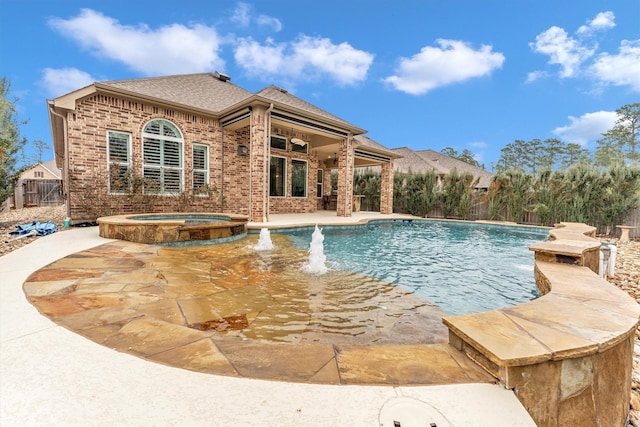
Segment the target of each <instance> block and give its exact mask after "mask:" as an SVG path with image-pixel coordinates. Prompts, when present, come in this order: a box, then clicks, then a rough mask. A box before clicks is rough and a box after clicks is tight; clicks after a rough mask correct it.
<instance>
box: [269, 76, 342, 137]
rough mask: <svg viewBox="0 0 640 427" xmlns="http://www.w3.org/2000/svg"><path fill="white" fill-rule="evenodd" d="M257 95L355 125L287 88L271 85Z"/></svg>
mask: <svg viewBox="0 0 640 427" xmlns="http://www.w3.org/2000/svg"><path fill="white" fill-rule="evenodd" d="M256 95H257V96H259V97H262V98H265V99H268V100H271V101H273V102H276V103H278V104H280V105H287V106H289V107H293V108H294V109H296V110H300V111H304V112H306V113H311V114H313V115H315V116H318V117H322V118H325V119H328V120H331V121H334V122H337V123H342V124H344V125H347V126H349V127H353V125H352V124H351V123H349V122H347V121H346V120H344V119H341V118H340V117H337V116H334V115H333V114H331V113H328V112H327V111H325V110H323V109H322V108H318V107H316V106H315V105H313V104H311V103H309V102H307V101H305V100H303V99H300V98H298V97H297V96H295V95H292V94H290V93H289V92H288V91H287V90H285V89H282V88H279V87H277V86H274V85H271V86H269V87H266V88H264V89H262V90H261V91H259V92H258V93H256Z"/></svg>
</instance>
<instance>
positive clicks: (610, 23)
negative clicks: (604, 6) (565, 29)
mask: <svg viewBox="0 0 640 427" xmlns="http://www.w3.org/2000/svg"><path fill="white" fill-rule="evenodd" d="M615 20H616V17H615V15H614V14H613V12H609V11H607V12H600V13H598V14H597V15H596V17H595V18H593V19H592V20H591V21H587V24H586V25H583V26H581V27H580V28H578V31H576V34H578V35H585V36H588V35H591V34H592V33H593V32H595V31H600V30H608V29H611V28H613V27H615V26H616V22H615Z"/></svg>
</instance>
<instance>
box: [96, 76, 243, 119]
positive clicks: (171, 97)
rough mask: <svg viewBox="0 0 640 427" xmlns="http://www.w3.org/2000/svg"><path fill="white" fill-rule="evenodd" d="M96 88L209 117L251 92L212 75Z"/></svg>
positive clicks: (151, 79)
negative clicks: (177, 105)
mask: <svg viewBox="0 0 640 427" xmlns="http://www.w3.org/2000/svg"><path fill="white" fill-rule="evenodd" d="M96 85H97V86H101V87H107V88H113V89H116V90H120V91H122V90H124V91H127V92H131V93H132V94H136V95H143V96H147V97H151V98H155V99H158V100H162V101H166V102H170V103H172V104H179V105H184V106H185V107H195V108H197V109H200V110H205V111H209V112H211V113H213V114H216V113H219V112H221V111H223V110H224V109H226V108H229V107H231V106H232V105H235V104H237V103H239V102H242V101H244V100H246V99H248V98H250V97H251V96H253V94H252V93H251V92H249V91H247V90H245V89H242V88H241V87H240V86H237V85H235V84H233V83H231V81H229V80H226V81H225V80H224V79H220V78H219V77H218V75H216V74H212V73H200V74H182V75H176V76H164V77H149V78H140V79H130V80H112V81H106V82H100V83H96Z"/></svg>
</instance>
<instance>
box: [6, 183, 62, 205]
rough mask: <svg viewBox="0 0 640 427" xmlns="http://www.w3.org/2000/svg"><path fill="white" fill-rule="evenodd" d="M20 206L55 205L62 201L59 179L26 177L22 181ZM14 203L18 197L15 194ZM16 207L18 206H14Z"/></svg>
mask: <svg viewBox="0 0 640 427" xmlns="http://www.w3.org/2000/svg"><path fill="white" fill-rule="evenodd" d="M17 190H18V191H20V190H21V191H22V194H21V196H22V207H25V208H30V207H36V206H56V205H61V204H62V203H64V201H63V198H62V181H61V180H59V179H26V180H24V181H22V186H21V188H20V187H19V188H18V189H17ZM16 193H17V192H16ZM16 196H17V197H16V203H17V202H18V200H19V199H20V197H18V194H16ZM16 207H18V206H16Z"/></svg>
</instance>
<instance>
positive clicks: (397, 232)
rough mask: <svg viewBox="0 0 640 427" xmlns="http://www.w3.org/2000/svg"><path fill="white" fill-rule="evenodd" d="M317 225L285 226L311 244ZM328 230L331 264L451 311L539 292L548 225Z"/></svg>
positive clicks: (383, 225)
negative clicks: (534, 248) (539, 246)
mask: <svg viewBox="0 0 640 427" xmlns="http://www.w3.org/2000/svg"><path fill="white" fill-rule="evenodd" d="M312 231H313V230H312V229H306V230H305V229H297V230H293V231H286V232H285V234H286V235H287V236H289V237H290V238H291V240H292V243H293V244H294V245H295V246H297V247H299V248H309V244H310V239H311V232H312ZM322 232H323V235H324V253H325V255H326V257H327V262H328V265H329V267H330V268H332V269H337V270H346V271H353V272H357V273H361V274H364V275H367V276H371V277H374V278H377V279H379V280H382V281H385V282H388V283H391V284H394V285H398V286H401V287H403V288H405V289H407V290H409V291H411V292H413V293H415V294H416V295H417V296H419V297H420V298H422V299H424V300H426V301H428V302H430V303H433V304H436V305H438V306H439V307H440V308H441V309H442V310H443V311H444V312H445V313H447V314H452V315H457V314H466V313H475V312H480V311H487V310H495V309H500V308H504V307H508V306H513V305H516V304H521V303H524V302H527V301H530V300H532V299H534V298H536V297H538V296H539V294H538V291H537V288H536V284H535V280H534V276H533V264H534V262H533V253H532V252H531V251H529V246H531V245H532V244H534V243H537V242H540V241H543V240H544V239H545V238H546V237H547V235H548V230H547V229H543V228H521V227H504V226H495V225H480V224H468V223H452V222H445V221H413V222H410V223H406V222H402V221H396V222H378V223H373V224H370V225H367V226H359V227H324V228H323V229H322Z"/></svg>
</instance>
